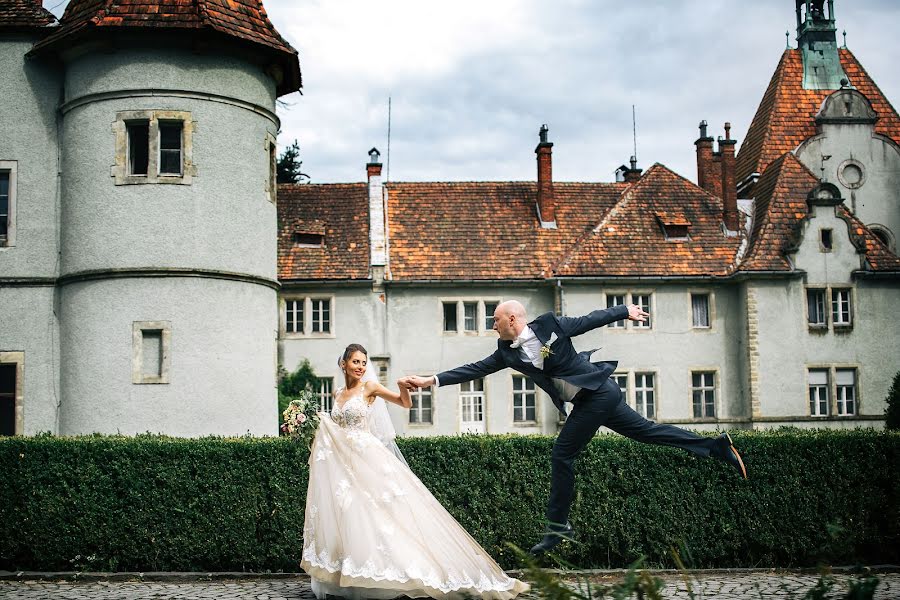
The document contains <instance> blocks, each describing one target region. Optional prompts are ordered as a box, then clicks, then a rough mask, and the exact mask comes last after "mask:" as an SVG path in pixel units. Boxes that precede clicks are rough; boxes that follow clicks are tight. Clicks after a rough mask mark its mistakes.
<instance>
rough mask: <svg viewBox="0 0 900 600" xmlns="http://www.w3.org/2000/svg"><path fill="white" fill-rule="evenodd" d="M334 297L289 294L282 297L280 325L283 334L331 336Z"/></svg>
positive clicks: (292, 335) (293, 335) (332, 332)
mask: <svg viewBox="0 0 900 600" xmlns="http://www.w3.org/2000/svg"><path fill="white" fill-rule="evenodd" d="M333 315H334V298H308V297H297V296H291V297H288V298H285V299H284V313H283V315H282V317H283V321H282V323H283V324H282V327H283V333H284V335H287V336H291V337H295V336H301V335H309V336H311V337H332V335H333V334H334V319H333Z"/></svg>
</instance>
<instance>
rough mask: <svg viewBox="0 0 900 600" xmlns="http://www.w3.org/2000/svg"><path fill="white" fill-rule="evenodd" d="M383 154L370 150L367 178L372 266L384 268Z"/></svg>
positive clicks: (385, 262) (376, 149)
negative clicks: (381, 159)
mask: <svg viewBox="0 0 900 600" xmlns="http://www.w3.org/2000/svg"><path fill="white" fill-rule="evenodd" d="M380 157H381V153H380V152H378V148H372V149H371V150H369V162H368V163H367V164H366V176H367V178H368V182H369V247H370V248H371V259H370V260H371V265H372V266H373V267H384V266H385V265H386V264H387V251H386V248H387V246H386V244H387V236H386V235H385V227H384V186H383V185H382V183H381V162H380V161H379V158H380Z"/></svg>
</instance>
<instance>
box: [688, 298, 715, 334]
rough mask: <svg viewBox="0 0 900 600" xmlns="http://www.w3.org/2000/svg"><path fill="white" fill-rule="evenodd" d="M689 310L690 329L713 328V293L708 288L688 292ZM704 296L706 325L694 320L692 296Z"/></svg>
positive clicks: (705, 329) (707, 329)
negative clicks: (698, 323)
mask: <svg viewBox="0 0 900 600" xmlns="http://www.w3.org/2000/svg"><path fill="white" fill-rule="evenodd" d="M688 297H689V299H690V311H691V329H699V330H701V331H711V330H712V328H713V293H712V292H711V291H708V290H696V291H690V292H688ZM695 297H697V298H700V297H706V325H697V324H696V323H695V322H694V298H695Z"/></svg>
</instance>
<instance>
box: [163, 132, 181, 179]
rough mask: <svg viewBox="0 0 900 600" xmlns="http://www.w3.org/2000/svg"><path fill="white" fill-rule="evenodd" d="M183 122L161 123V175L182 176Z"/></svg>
mask: <svg viewBox="0 0 900 600" xmlns="http://www.w3.org/2000/svg"><path fill="white" fill-rule="evenodd" d="M183 129H184V127H183V125H182V123H181V121H160V122H159V174H160V175H176V176H177V175H181V145H182V135H181V134H182V130H183Z"/></svg>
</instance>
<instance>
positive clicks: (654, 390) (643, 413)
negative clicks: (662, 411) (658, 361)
mask: <svg viewBox="0 0 900 600" xmlns="http://www.w3.org/2000/svg"><path fill="white" fill-rule="evenodd" d="M633 375H634V385H633V386H632V389H633V394H634V404H633V405H632V408H634V410H635V411H636V412H637V413H638V414H639V415H641V416H642V417H644V418H645V419H655V418H656V414H657V413H658V412H659V410H658V409H659V398H658V396H659V394H657V385H656V383H657V379H658V377H657V373H656V371H638V370H635V371H634V372H633ZM647 375H649V376H651V377H652V378H653V383H652V386H651V387H650V388H647V387H644V386H638V377H642V376H647ZM647 390H649V391H650V394H651V396H652V398H651V399H652V406H653V412H651V413H650V414H647V411H646V406H647V402H646V398H645V399H644V403H643V408H641V407H639V406H638V401H637V400H638V393H646V391H647Z"/></svg>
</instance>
